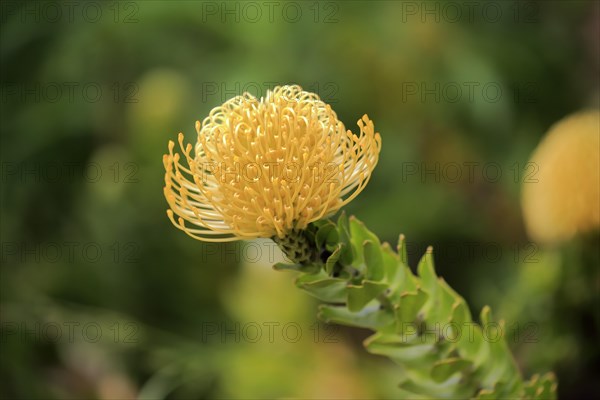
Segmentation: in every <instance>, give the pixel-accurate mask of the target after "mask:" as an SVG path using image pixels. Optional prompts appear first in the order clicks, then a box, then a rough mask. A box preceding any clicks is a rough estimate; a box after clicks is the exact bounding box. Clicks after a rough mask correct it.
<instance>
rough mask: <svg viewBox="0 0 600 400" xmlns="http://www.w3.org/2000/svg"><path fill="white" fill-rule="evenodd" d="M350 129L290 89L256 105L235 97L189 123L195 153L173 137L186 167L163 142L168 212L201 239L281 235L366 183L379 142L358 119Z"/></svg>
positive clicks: (313, 98) (318, 102)
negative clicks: (194, 137)
mask: <svg viewBox="0 0 600 400" xmlns="http://www.w3.org/2000/svg"><path fill="white" fill-rule="evenodd" d="M358 126H359V127H360V133H359V135H358V136H357V135H355V134H353V133H352V132H351V131H349V130H348V131H346V129H345V127H344V124H343V123H342V122H340V121H339V120H338V119H337V116H336V114H335V112H334V111H333V110H332V109H331V107H330V106H329V105H328V104H325V103H324V102H323V101H322V100H321V99H320V98H319V96H317V95H316V94H314V93H309V92H305V91H303V90H302V88H300V87H299V86H281V87H276V88H274V89H273V90H272V91H267V93H266V95H265V96H264V97H263V98H261V99H260V100H258V99H257V98H255V97H254V96H252V95H250V94H248V93H244V94H243V95H241V96H237V97H234V98H232V99H230V100H228V101H227V102H225V103H224V104H223V105H222V106H220V107H216V108H214V109H213V110H212V111H211V112H210V114H209V116H208V117H207V118H206V119H205V120H204V121H203V122H202V124H201V123H200V122H199V121H198V122H196V131H197V133H198V139H197V142H196V146H195V147H192V145H191V144H187V145H184V143H183V134H182V133H180V134H179V145H180V147H181V154H183V158H185V161H186V165H184V164H183V163H181V160H182V157H181V156H180V154H179V153H177V152H174V146H175V144H174V143H173V142H172V141H170V142H169V154H166V155H165V156H164V157H163V162H164V165H165V169H166V174H165V188H164V194H165V197H166V199H167V201H168V203H169V206H170V209H169V210H168V211H167V214H168V216H169V218H170V219H171V221H172V222H173V224H174V225H175V226H176V227H177V228H179V229H181V230H183V231H184V232H185V233H187V234H188V235H190V236H191V237H193V238H196V239H199V240H204V241H212V242H222V241H231V240H237V239H251V238H260V237H262V238H280V239H281V238H284V237H285V236H286V235H287V234H288V233H290V232H292V231H293V232H297V231H301V230H303V229H304V228H306V226H307V225H308V224H309V223H310V222H313V221H316V220H319V219H321V218H323V217H325V216H327V215H330V214H333V213H334V212H336V211H337V210H339V208H340V207H342V206H343V205H344V204H346V203H348V202H349V201H351V200H352V199H353V198H354V197H355V196H356V195H358V193H360V192H361V191H362V190H363V189H364V187H365V186H366V184H367V182H368V181H369V178H370V176H371V172H372V171H373V168H374V167H375V165H376V164H377V160H378V157H379V151H380V149H381V137H380V136H379V133H375V131H374V126H373V122H371V121H370V120H369V118H368V117H367V116H366V115H365V116H363V117H362V119H361V120H359V121H358ZM192 151H193V152H192ZM174 214H176V215H177V216H178V218H177V219H175V216H174Z"/></svg>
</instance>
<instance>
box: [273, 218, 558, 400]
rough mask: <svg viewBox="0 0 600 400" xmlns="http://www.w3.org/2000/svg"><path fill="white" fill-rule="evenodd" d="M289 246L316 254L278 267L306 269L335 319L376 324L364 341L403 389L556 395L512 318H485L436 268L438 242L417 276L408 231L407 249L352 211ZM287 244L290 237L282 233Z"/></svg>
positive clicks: (303, 283) (305, 278)
mask: <svg viewBox="0 0 600 400" xmlns="http://www.w3.org/2000/svg"><path fill="white" fill-rule="evenodd" d="M294 236H295V237H290V238H288V240H287V241H286V245H285V246H280V247H281V248H282V250H283V251H284V252H286V254H288V256H289V257H290V259H291V260H294V255H295V254H298V253H297V252H295V251H294V249H293V246H292V245H291V244H293V243H294V242H298V243H302V247H303V249H306V242H307V241H308V242H309V243H310V244H311V249H313V253H312V254H311V255H310V257H308V259H309V261H306V258H307V257H306V255H305V254H303V257H302V258H303V260H302V261H301V262H300V263H297V264H283V263H279V264H276V265H275V266H274V268H275V269H276V270H295V271H298V272H300V275H299V277H298V278H297V279H296V286H298V287H299V288H301V289H303V290H305V291H307V292H308V293H310V294H311V295H313V296H315V297H316V298H318V299H319V300H321V301H323V302H325V303H326V304H324V305H321V306H320V310H319V318H320V319H322V320H323V321H325V322H327V323H335V324H340V325H346V326H354V327H361V328H368V329H371V330H373V331H375V333H374V334H373V335H372V336H370V337H369V338H367V339H366V340H365V342H364V346H365V348H366V349H367V351H369V352H370V353H373V354H377V355H382V356H386V357H388V358H390V359H391V360H393V361H394V362H396V363H397V364H399V366H400V371H401V373H400V374H399V376H401V377H402V381H401V382H400V388H401V390H403V391H404V392H405V394H406V395H407V396H409V397H410V398H431V397H435V398H477V399H499V398H511V399H516V398H519V399H554V398H556V389H557V383H556V379H555V377H554V375H553V374H552V373H547V374H546V375H544V376H537V375H536V376H534V377H532V378H531V379H530V380H528V381H525V380H524V379H523V377H522V376H521V373H520V371H519V369H518V367H517V365H516V363H515V360H514V359H513V356H512V354H511V352H510V349H509V348H508V345H507V343H506V340H505V338H504V337H503V332H505V331H506V330H505V329H504V323H503V321H499V322H495V321H494V320H493V318H492V314H491V310H490V308H489V307H487V306H486V307H484V308H483V310H482V311H481V314H480V316H479V324H477V323H475V322H474V321H473V318H472V316H471V313H470V311H469V307H468V305H467V304H466V302H465V300H464V299H463V298H462V297H461V296H460V295H458V294H457V293H456V292H455V291H454V290H453V289H452V288H451V287H450V286H448V284H447V283H446V282H445V281H444V280H443V279H442V278H439V277H438V276H437V275H436V273H435V268H434V263H433V251H432V249H431V248H429V249H428V250H427V252H426V254H425V255H424V256H423V257H422V258H421V261H420V262H419V265H418V268H417V275H414V274H413V273H412V271H411V270H410V268H409V267H408V264H407V255H406V246H405V242H404V237H403V236H402V235H401V236H400V240H399V243H398V248H397V252H395V251H394V250H392V248H391V247H390V246H389V245H388V244H387V243H383V244H382V243H380V241H379V239H378V238H377V236H376V235H375V234H373V233H372V232H370V231H369V230H367V228H366V227H365V226H364V224H363V223H362V222H360V221H359V220H357V219H356V218H354V217H350V218H347V217H346V216H345V214H342V215H341V216H340V217H339V219H338V221H337V224H335V223H334V222H332V221H330V220H320V221H317V222H314V223H312V224H310V225H309V226H308V228H307V229H306V230H305V231H303V232H295V233H294ZM278 243H280V241H278Z"/></svg>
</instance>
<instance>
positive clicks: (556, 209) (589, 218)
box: [522, 111, 600, 244]
mask: <svg viewBox="0 0 600 400" xmlns="http://www.w3.org/2000/svg"><path fill="white" fill-rule="evenodd" d="M531 162H532V163H533V165H534V166H536V168H539V169H538V172H537V174H536V176H535V177H536V178H537V182H530V183H524V184H523V185H524V187H523V196H522V205H523V214H524V218H525V224H526V227H527V231H528V232H529V235H530V236H531V238H532V239H534V240H535V241H537V242H540V243H547V244H551V243H556V242H560V241H563V240H567V239H569V238H571V237H572V236H574V235H575V234H576V233H578V232H585V231H589V230H591V229H594V228H596V227H598V226H600V188H599V186H600V112H598V111H585V112H579V113H576V114H573V115H570V116H568V117H566V118H564V119H562V120H561V121H559V122H557V123H556V124H555V125H554V126H552V127H551V128H550V131H549V132H548V134H547V135H546V137H545V138H544V139H543V140H542V142H541V143H540V144H539V145H538V147H537V149H536V150H535V152H534V154H533V156H532V158H531Z"/></svg>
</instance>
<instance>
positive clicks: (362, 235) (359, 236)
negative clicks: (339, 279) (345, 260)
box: [350, 217, 381, 272]
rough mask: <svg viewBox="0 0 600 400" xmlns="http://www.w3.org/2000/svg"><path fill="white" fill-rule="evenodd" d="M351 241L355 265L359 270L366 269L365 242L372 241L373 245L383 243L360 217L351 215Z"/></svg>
mask: <svg viewBox="0 0 600 400" xmlns="http://www.w3.org/2000/svg"><path fill="white" fill-rule="evenodd" d="M350 241H351V243H352V249H353V255H354V262H353V264H352V265H353V266H354V267H355V268H357V269H358V270H359V271H361V272H363V270H364V265H363V264H364V262H365V256H364V249H363V246H364V243H365V242H366V241H371V242H372V243H373V245H375V246H377V247H379V246H380V245H381V244H380V242H379V238H378V237H377V236H376V235H375V234H374V233H373V232H371V231H369V230H368V229H367V227H366V226H365V225H364V224H363V223H362V222H361V221H359V220H358V219H356V218H354V217H351V218H350Z"/></svg>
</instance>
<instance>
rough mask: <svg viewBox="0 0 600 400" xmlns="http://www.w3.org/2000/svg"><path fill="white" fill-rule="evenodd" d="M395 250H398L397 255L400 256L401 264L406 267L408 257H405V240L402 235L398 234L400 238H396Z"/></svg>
mask: <svg viewBox="0 0 600 400" xmlns="http://www.w3.org/2000/svg"><path fill="white" fill-rule="evenodd" d="M397 250H398V255H399V256H400V261H401V262H402V264H404V265H407V266H408V255H407V251H406V238H405V237H404V235H403V234H400V236H399V237H398V246H397Z"/></svg>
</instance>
